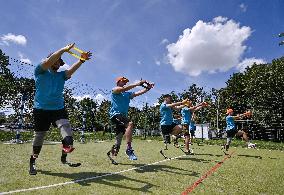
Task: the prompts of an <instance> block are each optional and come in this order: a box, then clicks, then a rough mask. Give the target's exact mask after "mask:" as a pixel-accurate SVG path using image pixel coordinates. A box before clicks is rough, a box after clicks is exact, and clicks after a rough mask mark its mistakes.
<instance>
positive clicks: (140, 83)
mask: <svg viewBox="0 0 284 195" xmlns="http://www.w3.org/2000/svg"><path fill="white" fill-rule="evenodd" d="M144 83H146V80H142V79H141V80H140V81H138V82H137V83H136V85H137V86H141V85H143V84H144Z"/></svg>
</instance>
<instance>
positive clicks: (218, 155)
mask: <svg viewBox="0 0 284 195" xmlns="http://www.w3.org/2000/svg"><path fill="white" fill-rule="evenodd" d="M194 155H195V156H216V157H221V156H224V154H222V155H221V154H194Z"/></svg>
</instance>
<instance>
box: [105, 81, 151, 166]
mask: <svg viewBox="0 0 284 195" xmlns="http://www.w3.org/2000/svg"><path fill="white" fill-rule="evenodd" d="M128 82H129V80H128V79H127V78H125V77H118V78H117V79H116V87H114V88H113V89H112V94H111V108H110V111H109V114H110V120H111V121H112V123H113V124H115V129H114V130H115V133H116V136H115V140H116V142H115V144H114V145H113V146H112V148H111V150H110V151H109V152H108V153H107V154H108V157H109V158H110V160H111V161H112V163H113V164H117V163H116V162H115V161H114V160H113V159H112V158H111V157H110V153H111V154H112V156H117V154H118V152H119V150H120V145H121V141H122V138H123V135H125V137H126V143H127V147H126V151H125V153H126V155H127V156H128V158H129V159H130V160H137V157H136V155H135V154H134V150H133V149H132V145H131V143H132V130H133V122H132V121H130V120H129V118H128V117H127V114H128V109H129V103H130V100H131V99H133V98H134V97H137V96H140V95H142V94H144V93H146V92H148V91H149V90H150V89H152V88H153V87H154V84H153V83H148V82H147V81H146V80H141V81H138V82H136V83H133V84H129V85H126V84H127V83H128ZM138 86H142V87H144V89H142V90H140V91H137V92H129V90H131V89H133V88H135V87H138Z"/></svg>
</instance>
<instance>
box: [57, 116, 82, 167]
mask: <svg viewBox="0 0 284 195" xmlns="http://www.w3.org/2000/svg"><path fill="white" fill-rule="evenodd" d="M56 125H57V127H58V128H59V129H60V132H61V136H62V138H63V140H62V151H61V152H62V154H61V163H62V164H66V165H69V166H70V167H79V166H81V163H72V162H68V161H67V154H68V153H71V152H73V150H74V149H75V148H74V147H73V137H72V130H71V125H70V122H69V120H67V119H60V120H57V121H56Z"/></svg>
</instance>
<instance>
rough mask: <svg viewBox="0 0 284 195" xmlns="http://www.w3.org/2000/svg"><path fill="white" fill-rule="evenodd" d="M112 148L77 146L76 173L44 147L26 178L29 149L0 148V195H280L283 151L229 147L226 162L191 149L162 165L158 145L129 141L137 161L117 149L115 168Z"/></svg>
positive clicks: (56, 149)
mask: <svg viewBox="0 0 284 195" xmlns="http://www.w3.org/2000/svg"><path fill="white" fill-rule="evenodd" d="M111 145H112V142H111V141H106V142H101V143H87V144H79V143H77V144H76V150H75V151H74V153H72V155H71V158H72V159H71V160H72V161H74V162H81V163H82V165H81V166H80V167H76V168H74V167H69V166H67V165H62V164H61V163H60V144H50V145H44V147H43V150H42V153H41V156H40V158H39V159H38V161H37V168H38V174H37V175H36V176H30V175H29V174H28V168H29V154H30V150H31V144H21V145H5V144H0V155H1V171H0V192H1V193H0V194H2V193H3V194H5V193H6V192H11V193H13V192H16V191H17V190H18V192H20V193H21V194H182V193H184V192H186V191H192V193H194V194H284V188H283V184H284V152H283V151H279V150H272V151H271V150H267V149H257V150H256V149H246V148H242V147H237V148H234V147H233V148H230V153H232V155H231V157H230V156H225V155H224V154H223V152H222V151H221V150H220V146H217V145H214V146H210V145H199V146H198V145H197V144H195V145H193V146H192V148H193V149H194V152H195V155H190V156H185V155H184V154H183V153H182V151H181V150H179V149H177V148H174V147H173V146H170V147H169V150H168V151H166V152H165V153H166V155H167V156H169V157H176V158H173V159H170V160H169V159H168V160H166V159H164V158H163V156H162V155H161V154H160V153H159V150H160V149H161V148H162V147H163V143H162V142H160V141H154V140H152V141H151V140H148V141H147V140H146V141H144V140H143V141H142V140H134V145H133V146H134V149H135V152H136V154H137V156H138V160H137V161H130V160H128V159H127V158H126V155H125V154H124V148H123V147H122V149H121V152H120V153H119V156H118V157H117V158H116V160H117V161H118V162H119V165H112V164H111V163H110V161H109V159H108V158H107V155H106V153H107V151H108V149H109V148H110V147H111ZM122 146H125V143H124V142H123V145H122ZM197 181H199V182H197ZM198 184H199V185H198ZM185 194H186V193H185Z"/></svg>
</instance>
